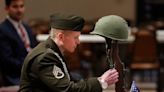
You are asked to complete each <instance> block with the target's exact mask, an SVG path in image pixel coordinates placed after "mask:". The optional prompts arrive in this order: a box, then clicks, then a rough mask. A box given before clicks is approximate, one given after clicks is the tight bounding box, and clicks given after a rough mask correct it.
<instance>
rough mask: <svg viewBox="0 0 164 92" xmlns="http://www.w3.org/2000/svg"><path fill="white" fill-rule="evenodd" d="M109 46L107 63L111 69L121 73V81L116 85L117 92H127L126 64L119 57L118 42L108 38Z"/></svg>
mask: <svg viewBox="0 0 164 92" xmlns="http://www.w3.org/2000/svg"><path fill="white" fill-rule="evenodd" d="M106 44H107V62H108V63H109V68H111V69H112V68H115V69H116V70H117V71H118V73H119V78H118V79H119V81H118V82H117V83H116V84H115V91H116V92H126V89H125V85H124V83H125V82H124V64H123V63H122V62H121V59H120V57H119V48H118V41H116V40H112V39H109V38H106Z"/></svg>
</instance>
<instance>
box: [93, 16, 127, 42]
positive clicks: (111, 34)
mask: <svg viewBox="0 0 164 92" xmlns="http://www.w3.org/2000/svg"><path fill="white" fill-rule="evenodd" d="M128 29H129V28H128V24H127V22H126V21H125V20H124V19H123V18H122V17H120V16H116V15H109V16H104V17H102V18H100V19H99V20H98V21H97V22H96V25H95V28H94V31H93V32H91V34H97V35H100V36H103V37H107V38H110V39H113V40H120V41H123V40H126V39H127V38H128Z"/></svg>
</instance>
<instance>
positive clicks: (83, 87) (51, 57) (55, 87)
mask: <svg viewBox="0 0 164 92" xmlns="http://www.w3.org/2000/svg"><path fill="white" fill-rule="evenodd" d="M50 22H51V23H50V26H51V30H50V37H49V38H48V39H47V40H46V41H45V42H42V43H40V44H39V45H38V46H37V47H35V48H34V49H33V50H32V51H31V52H30V53H29V54H28V55H27V57H26V59H25V62H24V65H23V68H22V73H21V84H20V92H102V89H106V88H107V87H108V85H111V84H114V83H116V82H117V81H118V72H117V71H116V70H115V69H110V70H108V71H106V72H105V73H104V74H103V75H102V76H100V77H98V78H89V79H87V80H81V81H79V82H74V81H71V78H70V75H69V72H68V70H67V67H66V64H65V62H66V61H65V59H64V53H65V52H74V51H75V48H76V47H77V45H78V44H80V41H79V36H80V34H81V30H82V28H83V26H84V19H83V18H82V17H80V16H75V15H63V14H54V15H52V16H51V21H50Z"/></svg>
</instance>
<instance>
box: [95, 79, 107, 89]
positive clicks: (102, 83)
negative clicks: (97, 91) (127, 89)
mask: <svg viewBox="0 0 164 92" xmlns="http://www.w3.org/2000/svg"><path fill="white" fill-rule="evenodd" d="M97 79H98V81H99V82H100V84H101V87H102V88H103V89H107V88H108V84H107V83H106V82H105V81H104V80H102V79H101V78H97Z"/></svg>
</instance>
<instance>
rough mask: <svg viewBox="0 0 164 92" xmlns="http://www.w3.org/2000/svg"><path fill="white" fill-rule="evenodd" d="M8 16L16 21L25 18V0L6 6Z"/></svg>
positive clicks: (15, 1) (14, 0) (17, 0)
mask: <svg viewBox="0 0 164 92" xmlns="http://www.w3.org/2000/svg"><path fill="white" fill-rule="evenodd" d="M6 11H7V13H8V15H9V16H10V17H11V18H12V19H14V20H15V21H20V20H21V19H22V18H23V16H24V11H25V8H24V0H13V1H12V2H11V4H10V5H9V6H6Z"/></svg>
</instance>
